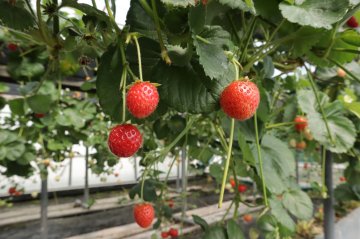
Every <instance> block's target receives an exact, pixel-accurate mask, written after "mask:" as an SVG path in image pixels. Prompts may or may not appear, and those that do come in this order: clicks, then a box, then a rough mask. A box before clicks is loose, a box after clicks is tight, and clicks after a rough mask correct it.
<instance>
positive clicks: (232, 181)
mask: <svg viewBox="0 0 360 239" xmlns="http://www.w3.org/2000/svg"><path fill="white" fill-rule="evenodd" d="M229 181H230V185H231V187H232V188H235V186H236V183H235V180H234V179H233V178H230V180H229Z"/></svg>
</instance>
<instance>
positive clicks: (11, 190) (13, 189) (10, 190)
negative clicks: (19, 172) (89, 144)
mask: <svg viewBox="0 0 360 239" xmlns="http://www.w3.org/2000/svg"><path fill="white" fill-rule="evenodd" d="M8 193H9V194H10V195H14V194H15V193H16V188H15V187H11V188H9V191H8Z"/></svg>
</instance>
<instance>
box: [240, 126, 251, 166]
mask: <svg viewBox="0 0 360 239" xmlns="http://www.w3.org/2000/svg"><path fill="white" fill-rule="evenodd" d="M238 144H239V146H240V149H241V152H242V155H243V158H244V161H246V162H247V163H249V164H251V165H253V166H255V159H254V156H253V154H252V152H251V149H250V147H249V145H248V144H247V143H246V140H245V137H244V135H243V134H242V133H241V132H239V133H238Z"/></svg>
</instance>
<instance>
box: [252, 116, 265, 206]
mask: <svg viewBox="0 0 360 239" xmlns="http://www.w3.org/2000/svg"><path fill="white" fill-rule="evenodd" d="M254 124H255V138H256V149H257V153H258V159H259V167H260V177H261V183H262V190H263V195H264V201H265V206H266V207H268V206H269V202H268V199H267V192H266V184H265V178H264V171H263V162H262V158H261V149H260V143H259V130H258V123H257V113H256V112H255V114H254Z"/></svg>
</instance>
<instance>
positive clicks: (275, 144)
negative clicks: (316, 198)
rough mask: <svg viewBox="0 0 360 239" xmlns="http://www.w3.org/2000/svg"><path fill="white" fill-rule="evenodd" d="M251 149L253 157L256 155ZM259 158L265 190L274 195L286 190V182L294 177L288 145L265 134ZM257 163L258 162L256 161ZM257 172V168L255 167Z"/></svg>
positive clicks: (292, 157)
mask: <svg viewBox="0 0 360 239" xmlns="http://www.w3.org/2000/svg"><path fill="white" fill-rule="evenodd" d="M255 151H256V150H255V148H253V155H255V156H256V157H255V158H256V159H257V153H256V152H255ZM261 156H262V161H263V170H264V177H265V182H266V186H267V188H268V189H269V190H270V191H271V192H272V193H275V194H281V193H282V192H284V191H285V190H286V189H287V181H288V180H289V177H290V176H294V175H295V158H294V155H293V153H292V152H291V151H290V149H289V148H288V145H287V144H286V143H284V142H283V141H281V140H280V139H278V138H276V137H274V136H272V135H269V134H266V135H264V137H263V139H262V141H261ZM257 162H258V160H257ZM257 169H258V172H259V166H258V165H257Z"/></svg>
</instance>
